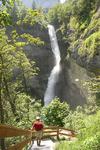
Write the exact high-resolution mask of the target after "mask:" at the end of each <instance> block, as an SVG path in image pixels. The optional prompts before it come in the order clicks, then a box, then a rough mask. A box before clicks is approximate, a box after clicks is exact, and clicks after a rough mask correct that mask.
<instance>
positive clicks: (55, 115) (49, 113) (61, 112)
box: [42, 98, 69, 126]
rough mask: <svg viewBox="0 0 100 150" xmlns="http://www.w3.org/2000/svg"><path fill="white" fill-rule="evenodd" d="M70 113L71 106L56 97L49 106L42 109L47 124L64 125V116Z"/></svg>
mask: <svg viewBox="0 0 100 150" xmlns="http://www.w3.org/2000/svg"><path fill="white" fill-rule="evenodd" d="M68 114H69V106H68V104H67V103H66V102H62V103H61V102H60V100H59V99H58V98H55V99H54V100H53V101H52V102H51V103H50V104H49V105H48V106H45V107H44V108H43V110H42V118H43V120H44V122H45V123H46V124H47V125H57V126H63V125H64V118H65V117H66V116H68Z"/></svg>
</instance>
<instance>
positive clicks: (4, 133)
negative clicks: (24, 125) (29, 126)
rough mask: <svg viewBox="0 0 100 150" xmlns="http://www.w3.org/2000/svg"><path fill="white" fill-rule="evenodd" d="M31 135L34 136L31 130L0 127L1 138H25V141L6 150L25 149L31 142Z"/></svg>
mask: <svg viewBox="0 0 100 150" xmlns="http://www.w3.org/2000/svg"><path fill="white" fill-rule="evenodd" d="M31 135H32V132H31V130H25V129H18V128H15V127H11V126H7V125H0V138H7V137H17V136H24V137H25V138H24V140H23V141H21V142H20V143H17V144H15V145H13V146H10V147H9V148H7V149H6V150H22V149H23V147H25V146H26V145H27V144H28V143H29V142H30V141H31Z"/></svg>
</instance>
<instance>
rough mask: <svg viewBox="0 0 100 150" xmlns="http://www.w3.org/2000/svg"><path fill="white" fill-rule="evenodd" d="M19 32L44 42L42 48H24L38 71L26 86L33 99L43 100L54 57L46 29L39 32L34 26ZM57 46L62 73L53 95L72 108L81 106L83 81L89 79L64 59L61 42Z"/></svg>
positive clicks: (76, 66)
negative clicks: (60, 58)
mask: <svg viewBox="0 0 100 150" xmlns="http://www.w3.org/2000/svg"><path fill="white" fill-rule="evenodd" d="M20 32H22V33H23V32H25V33H31V34H32V35H33V36H39V37H40V38H41V39H42V40H43V41H44V42H45V45H44V46H42V47H37V46H31V45H30V46H26V47H25V53H26V55H27V57H28V58H30V59H31V60H35V61H36V66H38V67H39V69H40V71H39V73H38V76H35V77H33V78H32V79H31V80H30V81H28V82H27V85H28V87H29V88H30V91H31V94H32V95H33V96H34V97H36V98H37V99H42V100H43V97H44V92H45V90H46V87H47V81H48V77H49V75H50V72H51V70H52V68H53V65H54V57H53V53H52V50H51V46H50V40H49V36H48V31H47V30H46V29H42V30H41V28H40V27H39V26H36V27H35V29H33V28H27V29H24V28H21V30H20ZM58 39H59V38H58ZM58 42H59V40H58ZM59 45H60V50H61V57H62V61H61V66H62V71H61V73H60V75H59V81H58V82H57V84H56V86H55V95H56V96H57V97H59V98H60V99H61V100H62V101H67V102H68V103H69V104H70V105H71V106H72V107H76V106H77V105H83V104H84V103H86V97H87V89H85V88H84V87H83V81H84V80H87V79H88V78H89V77H88V75H87V72H86V70H85V69H83V68H82V67H80V66H79V65H77V64H76V62H75V61H74V60H73V59H71V58H69V59H66V58H65V56H66V55H65V53H66V50H65V46H64V44H62V43H61V42H59Z"/></svg>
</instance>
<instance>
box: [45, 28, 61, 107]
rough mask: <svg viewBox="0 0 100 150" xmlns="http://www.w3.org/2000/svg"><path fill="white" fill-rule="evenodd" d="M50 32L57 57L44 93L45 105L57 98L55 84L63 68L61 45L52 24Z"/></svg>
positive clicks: (53, 49)
mask: <svg viewBox="0 0 100 150" xmlns="http://www.w3.org/2000/svg"><path fill="white" fill-rule="evenodd" d="M48 32H49V37H50V42H51V48H52V52H53V54H54V57H55V66H54V67H53V69H52V71H51V74H50V76H49V78H48V84H47V89H46V91H45V94H44V104H45V105H48V104H49V103H50V102H51V101H52V99H53V98H55V96H56V95H55V85H56V83H57V81H58V79H59V73H60V70H61V66H60V60H61V57H60V51H59V46H58V42H57V37H56V32H55V29H54V27H53V26H52V25H48Z"/></svg>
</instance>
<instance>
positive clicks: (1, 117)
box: [0, 73, 5, 150]
mask: <svg viewBox="0 0 100 150" xmlns="http://www.w3.org/2000/svg"><path fill="white" fill-rule="evenodd" d="M1 84H2V73H0V123H1V124H4V109H3V103H2V102H3V101H2V95H1ZM0 147H1V150H5V139H3V138H2V139H0Z"/></svg>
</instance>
